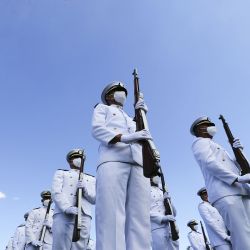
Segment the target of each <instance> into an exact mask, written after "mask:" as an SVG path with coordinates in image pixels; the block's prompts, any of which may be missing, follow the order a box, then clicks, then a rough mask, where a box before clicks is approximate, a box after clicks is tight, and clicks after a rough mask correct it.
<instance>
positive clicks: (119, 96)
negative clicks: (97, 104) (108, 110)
mask: <svg viewBox="0 0 250 250" xmlns="http://www.w3.org/2000/svg"><path fill="white" fill-rule="evenodd" d="M126 98H127V96H126V93H125V91H124V90H120V89H114V90H112V91H111V92H110V93H108V94H107V95H106V100H107V103H108V105H111V104H116V105H120V106H123V105H124V103H125V101H126Z"/></svg>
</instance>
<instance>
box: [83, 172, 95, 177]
mask: <svg viewBox="0 0 250 250" xmlns="http://www.w3.org/2000/svg"><path fill="white" fill-rule="evenodd" d="M84 174H86V175H89V176H91V177H94V178H95V176H94V175H92V174H88V173H84Z"/></svg>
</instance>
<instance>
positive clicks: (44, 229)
mask: <svg viewBox="0 0 250 250" xmlns="http://www.w3.org/2000/svg"><path fill="white" fill-rule="evenodd" d="M51 204H52V199H50V201H49V204H48V206H47V210H46V213H45V217H44V221H45V220H48V219H49V211H50V207H51ZM46 230H47V228H46V226H45V225H43V227H42V231H41V233H40V237H39V241H41V242H42V243H43V242H44V237H45V233H46ZM42 249H43V246H40V247H39V250H42Z"/></svg>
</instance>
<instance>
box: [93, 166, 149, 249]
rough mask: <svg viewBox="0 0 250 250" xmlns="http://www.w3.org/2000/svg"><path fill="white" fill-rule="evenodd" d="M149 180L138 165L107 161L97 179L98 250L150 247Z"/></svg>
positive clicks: (99, 169) (101, 167) (99, 170)
mask: <svg viewBox="0 0 250 250" xmlns="http://www.w3.org/2000/svg"><path fill="white" fill-rule="evenodd" d="M150 195H151V194H150V182H149V179H147V178H145V177H144V176H143V169H142V167H140V166H138V165H131V164H128V163H122V162H107V163H103V164H102V165H100V166H99V168H98V170H97V178H96V212H95V215H96V250H150V249H151V244H150V241H151V240H150V239H151V232H150V216H149V214H150V211H149V209H150Z"/></svg>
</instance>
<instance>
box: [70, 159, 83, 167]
mask: <svg viewBox="0 0 250 250" xmlns="http://www.w3.org/2000/svg"><path fill="white" fill-rule="evenodd" d="M69 165H70V168H71V169H80V167H81V158H80V157H74V158H71V159H70V160H69Z"/></svg>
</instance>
